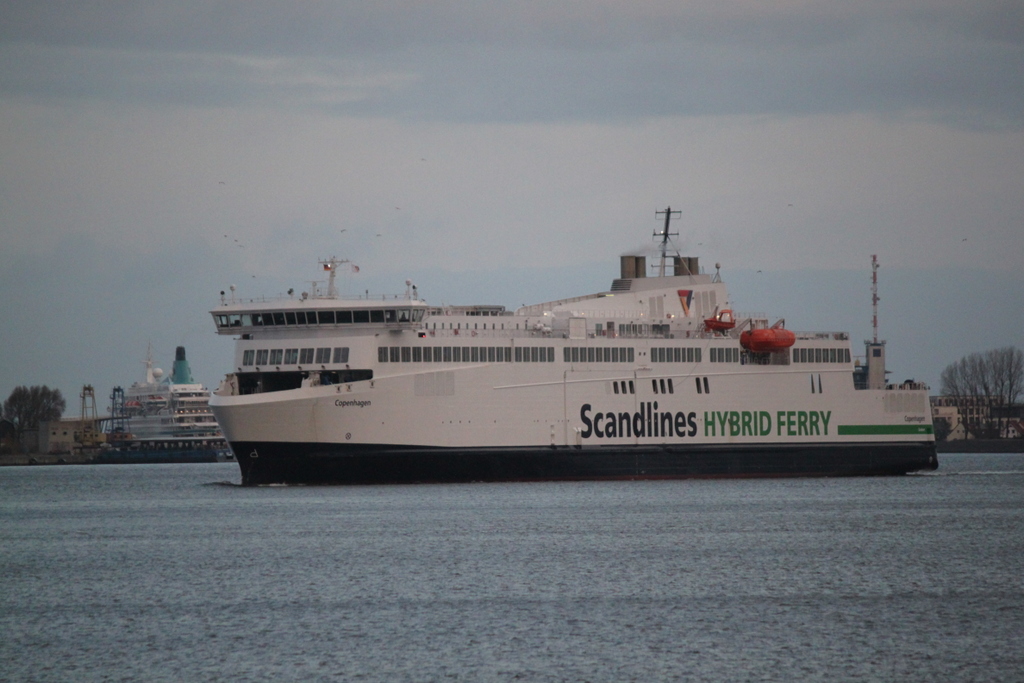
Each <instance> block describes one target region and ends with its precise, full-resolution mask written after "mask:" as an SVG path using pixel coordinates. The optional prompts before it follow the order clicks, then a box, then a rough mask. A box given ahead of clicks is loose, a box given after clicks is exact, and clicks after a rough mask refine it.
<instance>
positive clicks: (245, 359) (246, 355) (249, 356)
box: [242, 349, 256, 365]
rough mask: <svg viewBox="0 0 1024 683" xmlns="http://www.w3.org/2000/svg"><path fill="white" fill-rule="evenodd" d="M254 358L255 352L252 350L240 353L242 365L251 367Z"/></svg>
mask: <svg viewBox="0 0 1024 683" xmlns="http://www.w3.org/2000/svg"><path fill="white" fill-rule="evenodd" d="M255 358H256V352H255V351H254V350H253V349H248V350H247V351H243V352H242V365H252V363H253V360H254V359H255Z"/></svg>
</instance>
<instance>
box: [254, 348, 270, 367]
mask: <svg viewBox="0 0 1024 683" xmlns="http://www.w3.org/2000/svg"><path fill="white" fill-rule="evenodd" d="M269 353H270V352H269V351H268V350H267V349H260V350H259V351H257V352H256V365H266V364H267V358H268V357H269V356H268V354H269Z"/></svg>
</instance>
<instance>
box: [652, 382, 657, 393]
mask: <svg viewBox="0 0 1024 683" xmlns="http://www.w3.org/2000/svg"><path fill="white" fill-rule="evenodd" d="M651 391H653V392H654V393H658V380H656V379H652V380H651Z"/></svg>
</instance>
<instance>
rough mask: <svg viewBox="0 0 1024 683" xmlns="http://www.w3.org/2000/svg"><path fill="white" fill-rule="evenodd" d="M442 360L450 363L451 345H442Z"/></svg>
mask: <svg viewBox="0 0 1024 683" xmlns="http://www.w3.org/2000/svg"><path fill="white" fill-rule="evenodd" d="M444 362H445V363H451V362H452V347H450V346H446V347H444Z"/></svg>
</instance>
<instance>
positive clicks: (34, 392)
mask: <svg viewBox="0 0 1024 683" xmlns="http://www.w3.org/2000/svg"><path fill="white" fill-rule="evenodd" d="M66 407H67V404H66V403H65V401H64V397H63V396H61V393H60V389H51V388H50V387H47V386H34V387H24V386H22V387H16V388H15V389H14V391H12V392H11V395H10V396H9V397H8V398H7V400H6V401H4V410H3V417H4V419H5V420H8V421H9V422H10V423H11V424H12V425H14V429H15V431H16V432H17V433H18V436H21V434H22V433H23V432H25V431H27V430H32V429H39V423H40V422H47V421H50V420H59V419H60V416H61V415H63V414H64V409H65V408H66Z"/></svg>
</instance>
